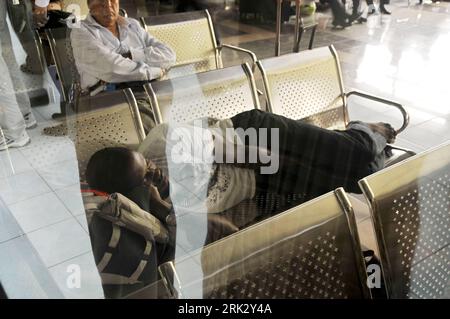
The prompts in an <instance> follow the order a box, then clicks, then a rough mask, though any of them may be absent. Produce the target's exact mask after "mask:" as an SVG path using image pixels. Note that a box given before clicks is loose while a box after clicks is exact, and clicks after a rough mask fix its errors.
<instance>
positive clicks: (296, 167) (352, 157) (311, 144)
mask: <svg viewBox="0 0 450 319" xmlns="http://www.w3.org/2000/svg"><path fill="white" fill-rule="evenodd" d="M231 120H232V122H233V125H234V128H239V127H240V128H242V129H244V130H246V129H248V128H255V129H257V130H259V129H260V128H266V129H267V130H268V137H269V138H268V141H269V143H268V148H269V149H270V150H271V152H272V154H274V153H275V152H277V148H276V147H275V145H270V141H271V134H272V132H271V129H274V128H276V129H278V134H279V141H278V154H279V168H278V171H277V172H276V173H274V174H270V175H269V174H268V175H263V174H261V173H260V170H259V169H257V170H256V184H257V185H256V187H257V193H258V194H274V196H280V195H283V196H288V197H290V198H291V199H290V201H295V202H297V203H298V202H303V201H306V200H309V199H311V198H314V197H317V196H319V195H322V194H324V193H326V192H329V191H331V190H334V189H336V188H338V187H344V188H345V189H346V190H347V191H349V192H357V193H360V190H359V187H358V181H359V180H360V179H361V178H363V177H365V176H367V175H370V174H371V173H373V172H374V171H375V170H376V169H379V168H381V167H382V163H381V162H380V163H377V161H379V159H380V158H381V157H380V154H377V152H379V151H378V150H377V145H376V141H375V140H374V139H373V138H372V137H371V136H370V135H369V134H367V133H366V132H364V131H361V130H357V129H347V130H345V131H338V130H335V131H332V130H327V129H323V128H320V127H317V126H313V125H310V124H307V123H305V122H302V121H296V120H292V119H288V118H285V117H282V116H279V115H276V114H271V113H267V112H263V111H259V110H252V111H247V112H243V113H240V114H238V115H236V116H234V117H233V118H232V119H231ZM247 143H248V141H247Z"/></svg>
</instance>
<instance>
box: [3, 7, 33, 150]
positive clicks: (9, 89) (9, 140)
mask: <svg viewBox="0 0 450 319" xmlns="http://www.w3.org/2000/svg"><path fill="white" fill-rule="evenodd" d="M1 13H2V12H1V4H0V20H1ZM0 24H1V22H0ZM2 31H3V30H2V28H1V27H0V32H2ZM1 50H2V44H1V42H0V51H1ZM29 141H30V138H29V137H28V134H27V132H26V127H25V121H24V119H23V116H22V114H21V112H20V109H19V106H18V105H17V100H16V97H15V95H14V90H13V86H12V83H11V80H10V78H9V72H8V68H7V66H6V63H5V61H4V59H3V56H2V55H1V54H0V151H2V150H5V149H7V148H10V147H20V146H24V145H26V144H27V143H28V142H29Z"/></svg>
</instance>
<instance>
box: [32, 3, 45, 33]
mask: <svg viewBox="0 0 450 319" xmlns="http://www.w3.org/2000/svg"><path fill="white" fill-rule="evenodd" d="M33 18H34V23H35V24H36V26H37V27H39V28H42V27H43V26H45V25H46V24H47V22H48V17H47V7H39V6H34V9H33Z"/></svg>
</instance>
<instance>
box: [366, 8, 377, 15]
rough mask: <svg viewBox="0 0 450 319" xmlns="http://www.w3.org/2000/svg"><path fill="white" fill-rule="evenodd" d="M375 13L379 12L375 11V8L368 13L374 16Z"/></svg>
mask: <svg viewBox="0 0 450 319" xmlns="http://www.w3.org/2000/svg"><path fill="white" fill-rule="evenodd" d="M375 12H377V11H376V10H375V8H372V9H370V10H368V11H367V14H374V13H375Z"/></svg>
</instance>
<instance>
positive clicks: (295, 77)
mask: <svg viewBox="0 0 450 319" xmlns="http://www.w3.org/2000/svg"><path fill="white" fill-rule="evenodd" d="M257 65H258V67H259V69H260V71H261V73H262V75H263V81H264V87H265V93H266V97H267V100H268V109H269V111H270V112H273V113H276V114H280V115H283V116H286V117H289V118H293V119H308V120H309V121H310V122H312V123H313V124H315V125H318V126H320V127H324V128H330V129H334V128H336V129H337V128H339V129H342V128H344V127H345V124H346V122H347V118H348V116H347V109H346V101H345V94H344V87H343V82H342V75H341V70H340V66H339V60H338V57H337V53H336V51H335V49H334V47H333V46H330V47H322V48H317V49H313V50H309V51H303V52H301V53H292V54H287V55H283V56H280V57H274V58H269V59H264V60H260V61H258V62H257Z"/></svg>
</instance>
